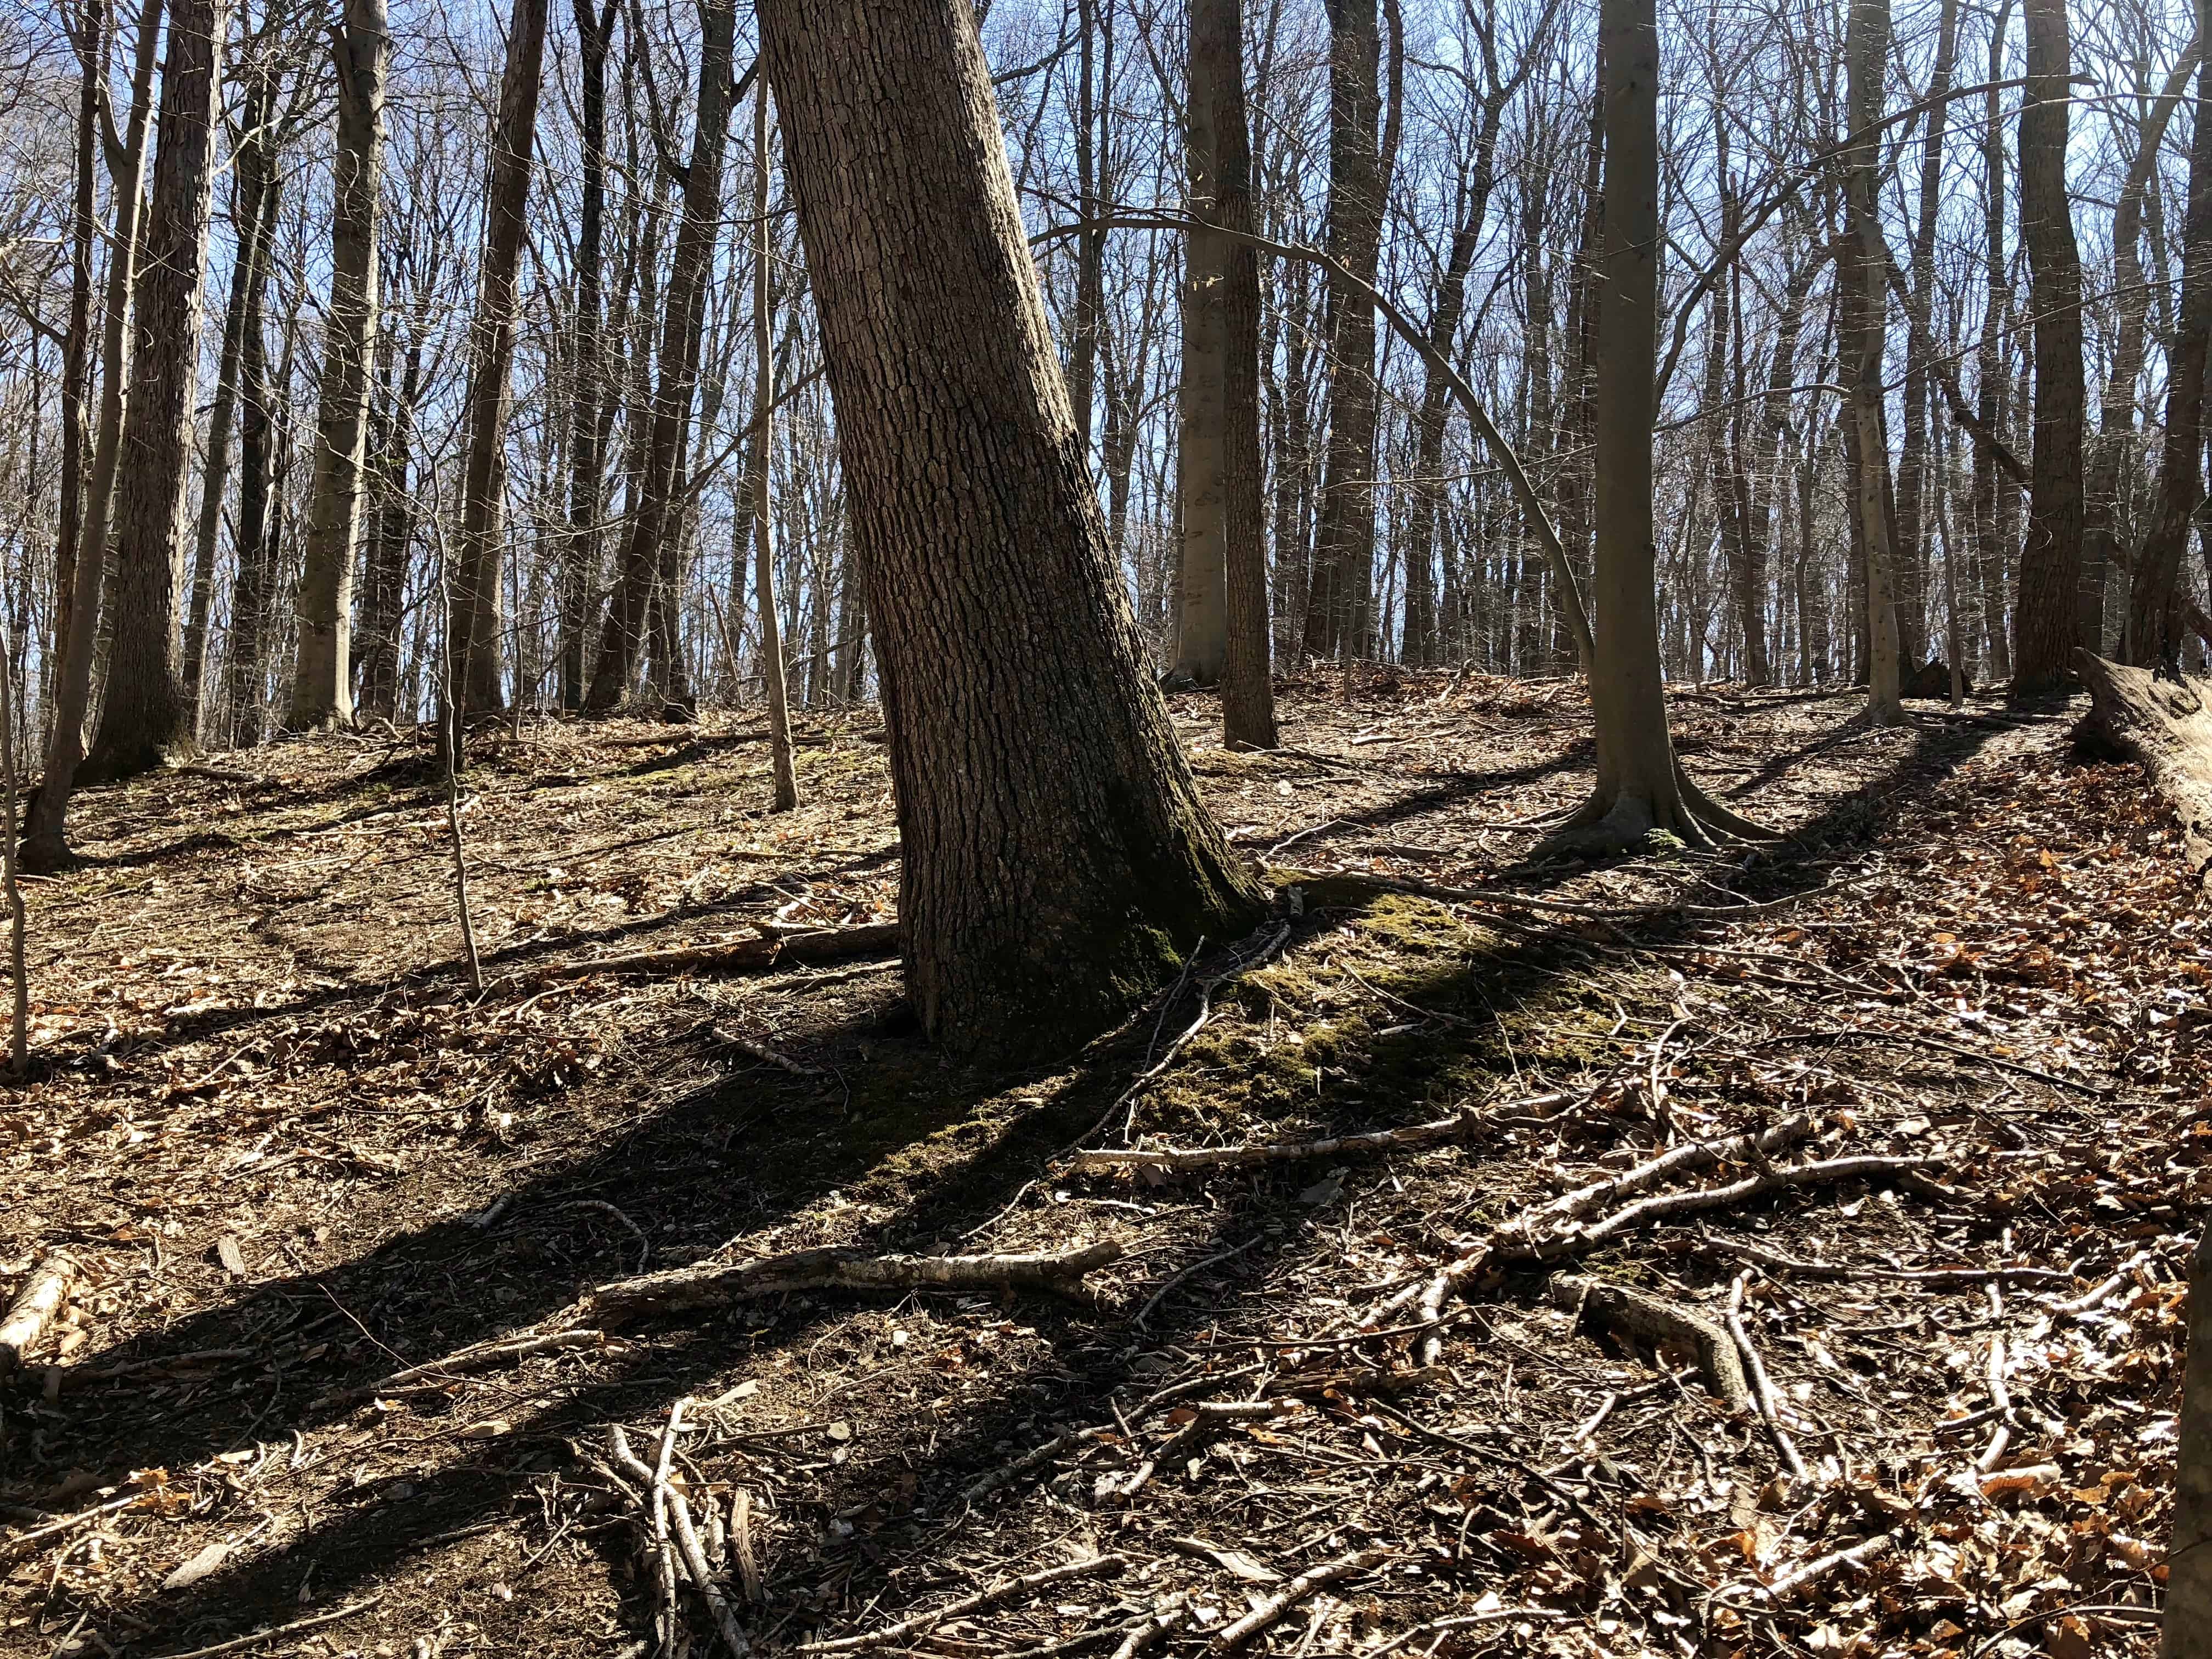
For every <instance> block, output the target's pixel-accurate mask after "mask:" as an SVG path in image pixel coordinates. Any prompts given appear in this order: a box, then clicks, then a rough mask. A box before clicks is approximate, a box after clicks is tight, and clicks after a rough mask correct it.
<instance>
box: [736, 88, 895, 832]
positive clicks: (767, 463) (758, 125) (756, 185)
mask: <svg viewBox="0 0 2212 1659" xmlns="http://www.w3.org/2000/svg"><path fill="white" fill-rule="evenodd" d="M768 100H769V84H768V82H766V81H763V82H761V83H760V85H759V86H758V87H757V88H754V93H753V435H752V462H751V466H750V469H749V470H750V471H751V473H752V486H753V493H752V514H753V586H754V588H755V590H756V592H757V595H758V604H759V607H760V659H761V691H762V696H763V700H764V701H765V702H766V703H767V705H768V746H769V769H770V770H771V771H772V773H773V774H774V778H775V783H774V788H775V793H774V795H773V797H772V798H771V803H770V804H771V805H773V806H774V807H775V810H776V811H779V812H787V811H791V810H792V809H793V807H795V806H797V805H799V775H798V771H797V769H796V767H795V765H794V763H793V757H792V753H791V688H790V687H789V686H788V685H787V684H785V683H784V669H783V630H782V629H781V626H780V625H779V624H780V622H781V618H780V617H778V616H777V614H776V608H775V535H774V526H773V524H772V522H771V515H770V513H769V481H770V479H771V478H772V477H774V475H775V465H774V463H775V352H774V350H773V349H772V348H773V346H774V343H775V342H774V339H773V335H774V332H775V330H774V326H773V325H774V313H775V295H774V292H773V290H772V289H771V288H770V287H769V255H770V254H771V253H772V252H774V249H775V240H774V237H775V228H774V227H773V226H772V225H771V224H770V223H769V216H768V175H769V152H768V136H769V120H768V118H769V108H768ZM885 701H886V704H888V702H889V700H888V699H886V700H885Z"/></svg>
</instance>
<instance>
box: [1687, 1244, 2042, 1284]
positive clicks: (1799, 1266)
mask: <svg viewBox="0 0 2212 1659" xmlns="http://www.w3.org/2000/svg"><path fill="white" fill-rule="evenodd" d="M1703 1243H1704V1246H1705V1249H1709V1250H1711V1251H1713V1252H1714V1253H1715V1254H1717V1255H1732V1256H1735V1257H1736V1258H1738V1259H1739V1260H1741V1261H1752V1262H1756V1263H1757V1264H1758V1265H1759V1266H1760V1267H1765V1268H1766V1269H1767V1270H1768V1271H1769V1272H1771V1273H1796V1274H1798V1275H1800V1276H1801V1277H1802V1278H1806V1279H1879V1280H1881V1282H1882V1283H1884V1284H1887V1285H1920V1286H1921V1287H1922V1288H1923V1289H1925V1290H1931V1291H1947V1290H1966V1289H1978V1288H1979V1287H1980V1286H1982V1285H2072V1284H2074V1283H2075V1276H2074V1275H2073V1274H2072V1273H2062V1272H2060V1271H2059V1270H2058V1269H2057V1268H2055V1267H1929V1268H1923V1269H1918V1270H1915V1269H1909V1268H1904V1267H1847V1266H1844V1265H1842V1264H1840V1263H1837V1262H1829V1261H1798V1260H1797V1259H1796V1257H1794V1256H1787V1255H1783V1254H1782V1253H1781V1252H1780V1251H1779V1250H1770V1249H1766V1248H1765V1246H1764V1245H1759V1244H1751V1243H1745V1242H1744V1241H1742V1240H1741V1239H1734V1238H1717V1237H1714V1236H1713V1235H1712V1234H1711V1233H1708V1234H1706V1235H1705V1238H1704V1240H1703Z"/></svg>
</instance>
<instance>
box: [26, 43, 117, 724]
mask: <svg viewBox="0 0 2212 1659" xmlns="http://www.w3.org/2000/svg"><path fill="white" fill-rule="evenodd" d="M71 39H72V43H73V44H74V45H75V46H76V53H77V65H78V76H77V106H76V177H75V188H74V191H73V192H72V194H71V196H70V307H69V331H68V333H67V334H66V335H65V336H64V340H63V344H62V396H61V403H62V456H61V469H62V477H61V486H62V499H61V509H60V514H59V523H58V526H57V534H56V536H55V538H54V611H53V629H52V635H51V636H50V638H49V642H48V647H47V650H46V653H45V654H46V664H47V667H46V678H47V679H48V681H49V682H50V683H51V682H52V681H53V680H54V679H55V678H56V673H55V669H54V666H53V665H55V664H57V663H58V662H59V661H60V660H61V658H62V656H63V654H64V652H65V651H66V650H67V649H68V646H69V629H70V602H71V600H72V599H73V597H74V594H75V591H76V561H77V554H78V551H79V550H80V549H81V548H82V545H83V543H84V509H85V462H86V459H87V456H86V453H85V404H86V401H87V399H88V397H89V396H90V393H91V390H92V363H93V340H92V258H93V238H94V233H95V230H96V228H97V227H96V226H95V224H94V220H95V218H96V216H97V212H98V207H99V200H98V192H99V183H100V181H99V179H98V176H97V174H96V172H95V168H96V167H97V166H98V163H99V159H100V108H101V105H102V101H103V100H104V99H105V97H106V89H107V51H108V36H107V12H106V0H85V3H84V5H83V7H82V10H81V11H79V12H78V13H77V15H76V17H75V19H74V21H73V24H72V26H71ZM51 696H52V690H51V684H50V689H49V693H48V700H42V701H46V707H48V708H51V707H52V702H51V701H50V699H51Z"/></svg>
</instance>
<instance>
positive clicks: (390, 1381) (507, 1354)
mask: <svg viewBox="0 0 2212 1659" xmlns="http://www.w3.org/2000/svg"><path fill="white" fill-rule="evenodd" d="M606 1342H607V1334H606V1333H605V1331H599V1330H567V1331H550V1332H547V1333H544V1334H542V1335H536V1336H510V1337H502V1338H501V1339H500V1340H497V1341H495V1342H478V1343H475V1344H472V1345H471V1346H468V1347H465V1348H456V1349H455V1350H454V1351H453V1352H451V1353H449V1354H447V1355H446V1356H445V1357H444V1358H442V1359H432V1360H427V1361H425V1362H424V1363H423V1364H420V1365H410V1366H409V1367H407V1369H406V1370H399V1371H394V1372H392V1374H391V1375H390V1376H380V1377H379V1378H377V1380H376V1381H375V1382H374V1383H363V1384H362V1385H361V1386H360V1387H359V1388H354V1389H337V1390H336V1391H334V1392H332V1393H330V1394H326V1395H323V1396H322V1397H321V1398H320V1399H319V1400H317V1401H314V1402H313V1404H314V1406H315V1407H317V1408H319V1409H323V1410H329V1409H332V1408H335V1407H341V1406H351V1405H356V1404H358V1403H359V1402H361V1401H364V1400H372V1399H374V1398H375V1397H376V1396H377V1395H383V1394H398V1393H399V1392H400V1391H402V1390H403V1389H410V1388H416V1387H420V1386H422V1385H424V1384H428V1385H430V1386H433V1387H437V1386H441V1385H442V1384H443V1383H445V1382H446V1381H447V1379H448V1378H449V1377H450V1376H452V1374H453V1372H455V1371H467V1370H483V1369H485V1368H486V1367H487V1366H491V1365H498V1364H505V1363H506V1362H507V1361H508V1360H512V1359H526V1358H529V1357H530V1356H531V1355H532V1354H536V1353H556V1352H561V1351H562V1350H565V1349H568V1348H599V1347H605V1346H606Z"/></svg>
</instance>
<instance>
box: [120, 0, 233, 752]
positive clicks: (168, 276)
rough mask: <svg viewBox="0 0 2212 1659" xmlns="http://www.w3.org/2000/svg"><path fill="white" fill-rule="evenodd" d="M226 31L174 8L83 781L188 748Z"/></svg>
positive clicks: (180, 2)
mask: <svg viewBox="0 0 2212 1659" xmlns="http://www.w3.org/2000/svg"><path fill="white" fill-rule="evenodd" d="M229 21H230V9H229V6H228V0H175V3H174V4H173V5H172V6H171V7H170V8H169V29H168V42H167V51H166V52H165V54H164V58H163V62H162V67H161V149H160V151H159V153H158V154H157V155H155V159H154V185H153V191H152V200H151V204H150V206H149V209H148V218H147V223H146V238H145V249H144V257H143V262H142V268H141V269H140V270H139V273H138V276H137V283H136V284H135V288H136V304H135V306H134V307H133V313H134V314H133V328H132V336H133V337H132V342H131V406H130V410H129V413H128V415H127V416H125V422H124V433H123V462H124V465H123V468H122V471H121V474H120V476H119V478H118V489H117V492H116V501H115V549H116V558H115V596H114V597H115V603H114V605H113V606H112V611H113V625H112V629H110V631H109V635H108V657H107V691H106V702H105V704H104V706H103V708H102V709H101V711H100V730H99V734H98V736H97V737H95V738H94V740H93V745H92V752H91V753H90V754H89V755H88V756H87V757H86V758H85V763H84V775H85V778H86V780H87V781H95V780H99V781H106V780H112V779H115V778H122V777H129V776H131V775H133V774H135V773H139V772H143V771H147V770H149V769H151V768H153V767H155V766H158V765H160V764H161V762H162V759H163V757H165V756H167V754H168V753H169V751H170V750H173V749H175V748H178V747H179V746H187V745H189V744H190V742H191V731H190V725H191V722H190V719H189V715H190V708H189V705H188V704H187V703H186V702H185V695H184V681H183V666H184V660H183V653H182V652H181V650H180V649H179V638H178V634H177V627H176V622H177V616H176V609H177V605H176V599H177V575H178V569H179V557H180V555H181V552H182V550H181V549H180V548H179V545H178V532H179V520H180V519H181V517H182V513H183V507H184V498H185V463H186V462H187V460H188V459H190V458H191V450H192V428H193V423H194V422H193V417H194V414H195V410H194V408H193V401H194V400H193V388H194V386H195V384H196V383H197V371H198V368H199V340H200V289H201V285H202V283H203V282H204V278H205V276H206V272H207V255H208V216H209V210H210V202H211V198H212V194H213V185H214V182H215V129H216V123H217V121H218V120H219V118H220V117H221V112H222V103H221V96H220V94H221V88H222V56H223V49H224V44H225V36H226V33H227V32H228V26H229Z"/></svg>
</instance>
